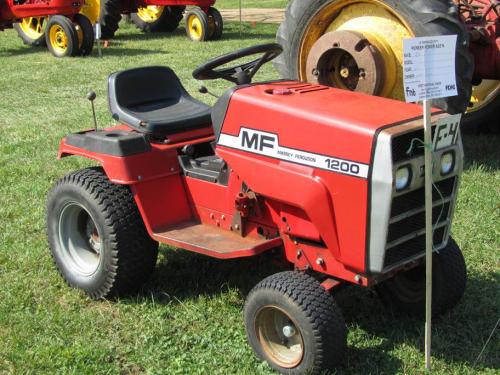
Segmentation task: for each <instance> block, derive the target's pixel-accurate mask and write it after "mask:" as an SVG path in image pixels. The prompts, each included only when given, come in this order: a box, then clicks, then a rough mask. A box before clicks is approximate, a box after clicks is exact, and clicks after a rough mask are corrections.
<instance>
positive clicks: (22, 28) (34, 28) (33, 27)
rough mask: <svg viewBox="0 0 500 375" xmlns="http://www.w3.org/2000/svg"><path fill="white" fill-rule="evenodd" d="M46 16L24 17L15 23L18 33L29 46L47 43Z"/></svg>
mask: <svg viewBox="0 0 500 375" xmlns="http://www.w3.org/2000/svg"><path fill="white" fill-rule="evenodd" d="M46 21H47V18H46V17H28V18H23V19H22V20H21V22H19V23H15V24H14V29H15V30H16V31H17V35H19V37H20V38H21V39H22V40H23V42H24V44H26V45H29V46H36V47H38V46H44V45H45V33H44V32H45V23H46Z"/></svg>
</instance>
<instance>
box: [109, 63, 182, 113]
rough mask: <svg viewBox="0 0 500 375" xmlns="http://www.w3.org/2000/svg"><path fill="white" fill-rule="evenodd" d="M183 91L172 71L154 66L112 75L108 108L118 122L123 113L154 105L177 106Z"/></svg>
mask: <svg viewBox="0 0 500 375" xmlns="http://www.w3.org/2000/svg"><path fill="white" fill-rule="evenodd" d="M184 91H185V90H184V88H183V87H182V84H181V82H180V80H179V78H178V77H177V75H176V74H175V73H174V72H173V71H172V69H170V68H167V67H163V66H151V67H143V68H136V69H130V70H125V71H121V72H117V73H114V74H112V75H111V76H110V77H109V80H108V96H109V107H110V110H111V113H112V114H113V117H114V118H115V119H116V118H117V117H118V116H117V115H118V114H119V113H120V112H122V111H123V110H125V111H126V110H134V109H137V108H138V107H141V106H144V105H148V104H154V103H166V102H170V103H172V104H173V103H175V102H178V101H179V100H180V98H181V97H182V95H183V92H184Z"/></svg>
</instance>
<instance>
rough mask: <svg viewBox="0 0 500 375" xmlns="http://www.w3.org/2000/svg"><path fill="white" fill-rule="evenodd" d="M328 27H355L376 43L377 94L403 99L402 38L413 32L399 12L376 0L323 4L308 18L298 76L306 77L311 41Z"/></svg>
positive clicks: (312, 42)
mask: <svg viewBox="0 0 500 375" xmlns="http://www.w3.org/2000/svg"><path fill="white" fill-rule="evenodd" d="M331 31H355V32H358V33H361V34H363V36H364V37H365V38H366V39H368V41H369V42H370V43H371V44H372V45H374V46H376V47H377V49H378V50H379V52H380V55H381V57H382V60H383V62H382V63H383V65H384V67H385V79H384V82H383V87H382V88H381V92H380V95H381V96H385V97H389V98H394V99H398V100H404V92H403V84H402V82H403V39H405V38H411V37H413V36H414V33H413V32H412V30H411V29H410V27H409V25H408V24H407V23H406V22H405V21H404V20H403V19H402V18H401V17H399V15H398V14H397V13H396V12H394V10H392V9H391V8H389V7H388V6H387V5H385V4H384V3H382V2H380V1H378V0H340V1H334V2H333V3H330V4H328V5H325V6H324V7H323V8H322V9H321V10H320V11H319V12H318V13H317V14H316V15H315V17H314V19H313V20H312V21H311V22H310V25H309V27H308V28H307V30H306V32H305V33H304V35H305V37H304V38H303V40H302V41H301V45H300V51H299V56H300V58H299V76H300V79H301V80H306V76H307V75H306V63H307V58H308V55H309V52H310V51H311V49H312V47H313V45H314V43H315V42H316V41H317V40H318V39H319V38H320V37H321V36H322V35H324V34H326V33H328V32H331Z"/></svg>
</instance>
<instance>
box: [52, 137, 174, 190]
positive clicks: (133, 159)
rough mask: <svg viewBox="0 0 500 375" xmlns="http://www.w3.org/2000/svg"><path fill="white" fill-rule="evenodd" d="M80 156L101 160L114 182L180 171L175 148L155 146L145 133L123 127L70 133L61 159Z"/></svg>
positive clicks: (127, 182) (137, 180)
mask: <svg viewBox="0 0 500 375" xmlns="http://www.w3.org/2000/svg"><path fill="white" fill-rule="evenodd" d="M71 155H78V156H82V157H84V158H87V159H92V160H95V161H97V162H98V163H99V164H101V166H102V167H103V169H104V171H105V172H106V175H107V176H108V178H109V179H110V181H112V182H114V183H116V184H120V185H133V184H137V183H140V182H146V181H150V180H155V179H158V178H162V177H166V176H169V175H172V174H178V173H179V167H178V162H177V156H176V152H175V150H174V149H171V148H161V147H153V146H151V145H150V143H149V142H147V140H146V138H145V137H144V135H142V134H139V133H135V132H130V131H123V130H121V129H119V128H118V129H112V130H102V131H101V130H99V131H87V132H82V133H75V134H69V135H68V136H66V137H65V138H63V139H62V140H61V143H60V146H59V153H58V159H61V158H63V157H66V156H71Z"/></svg>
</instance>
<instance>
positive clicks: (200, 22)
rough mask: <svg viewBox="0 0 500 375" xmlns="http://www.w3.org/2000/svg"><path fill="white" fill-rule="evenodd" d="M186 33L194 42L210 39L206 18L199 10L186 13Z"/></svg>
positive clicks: (193, 9)
mask: <svg viewBox="0 0 500 375" xmlns="http://www.w3.org/2000/svg"><path fill="white" fill-rule="evenodd" d="M186 33H187V36H188V37H189V38H190V39H191V40H192V41H195V42H204V41H206V40H208V39H209V38H210V30H209V21H208V16H207V14H206V13H205V12H204V11H203V10H201V9H200V8H192V9H190V10H189V11H188V12H187V13H186Z"/></svg>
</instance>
